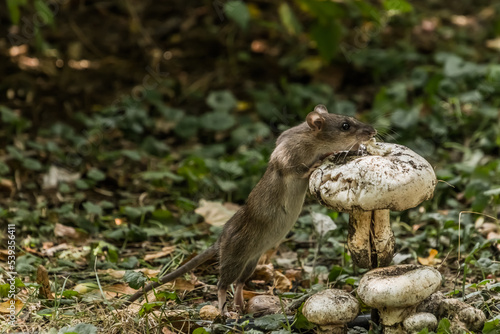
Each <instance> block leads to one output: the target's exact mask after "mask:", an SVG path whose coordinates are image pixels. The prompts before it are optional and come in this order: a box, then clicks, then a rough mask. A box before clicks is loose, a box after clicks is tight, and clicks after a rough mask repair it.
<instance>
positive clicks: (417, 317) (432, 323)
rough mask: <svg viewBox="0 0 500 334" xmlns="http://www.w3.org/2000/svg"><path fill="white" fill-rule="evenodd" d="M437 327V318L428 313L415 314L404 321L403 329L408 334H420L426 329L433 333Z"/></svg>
mask: <svg viewBox="0 0 500 334" xmlns="http://www.w3.org/2000/svg"><path fill="white" fill-rule="evenodd" d="M437 325H438V321H437V318H436V316H435V315H434V314H432V313H427V312H418V313H414V314H412V315H410V316H409V317H408V318H406V319H405V320H404V321H403V327H404V328H405V329H406V331H407V332H408V333H418V332H420V331H421V330H422V329H424V328H427V329H428V330H430V331H433V330H434V329H435V328H436V327H437Z"/></svg>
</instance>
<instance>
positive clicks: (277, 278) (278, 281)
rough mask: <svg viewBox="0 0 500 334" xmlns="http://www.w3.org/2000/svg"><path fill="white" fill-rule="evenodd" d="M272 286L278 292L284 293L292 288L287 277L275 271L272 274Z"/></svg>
mask: <svg viewBox="0 0 500 334" xmlns="http://www.w3.org/2000/svg"><path fill="white" fill-rule="evenodd" d="M274 286H275V287H276V288H277V289H278V290H280V291H281V292H286V291H290V289H291V288H292V282H290V280H289V279H288V277H286V276H285V275H283V274H282V273H280V272H279V271H275V272H274Z"/></svg>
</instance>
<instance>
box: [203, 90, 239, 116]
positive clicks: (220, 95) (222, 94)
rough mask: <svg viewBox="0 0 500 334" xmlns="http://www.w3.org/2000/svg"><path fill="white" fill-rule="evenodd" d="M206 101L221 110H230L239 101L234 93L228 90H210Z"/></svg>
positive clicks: (213, 107) (215, 108)
mask: <svg viewBox="0 0 500 334" xmlns="http://www.w3.org/2000/svg"><path fill="white" fill-rule="evenodd" d="M206 102H207V104H208V105H209V106H210V107H211V108H212V109H214V110H219V111H229V110H231V109H233V108H234V107H236V104H237V103H238V101H237V100H236V98H235V97H234V95H233V93H231V92H230V91H228V90H218V91H212V92H210V94H208V96H207V101H206Z"/></svg>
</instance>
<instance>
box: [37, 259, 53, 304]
mask: <svg viewBox="0 0 500 334" xmlns="http://www.w3.org/2000/svg"><path fill="white" fill-rule="evenodd" d="M36 282H37V283H38V284H40V288H39V290H38V291H39V294H40V296H41V297H43V298H45V299H54V294H53V293H52V291H51V289H50V281H49V273H48V271H47V269H45V267H44V266H42V265H39V266H38V269H37V271H36Z"/></svg>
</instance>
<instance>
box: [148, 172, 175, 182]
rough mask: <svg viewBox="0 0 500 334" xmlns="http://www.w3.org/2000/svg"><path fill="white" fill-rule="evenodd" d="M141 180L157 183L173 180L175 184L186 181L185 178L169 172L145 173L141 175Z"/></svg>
mask: <svg viewBox="0 0 500 334" xmlns="http://www.w3.org/2000/svg"><path fill="white" fill-rule="evenodd" d="M141 178H142V179H143V180H146V181H157V180H163V179H171V180H173V181H175V182H180V181H183V180H184V178H183V177H182V176H179V175H177V174H174V173H172V172H170V171H168V170H163V171H147V172H143V173H141Z"/></svg>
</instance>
